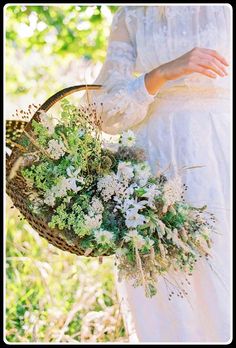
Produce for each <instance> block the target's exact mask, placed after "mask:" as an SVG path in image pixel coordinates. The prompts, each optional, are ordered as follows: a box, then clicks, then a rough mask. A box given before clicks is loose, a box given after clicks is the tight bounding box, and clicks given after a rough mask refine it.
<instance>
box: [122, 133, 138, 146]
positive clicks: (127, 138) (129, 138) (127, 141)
mask: <svg viewBox="0 0 236 348" xmlns="http://www.w3.org/2000/svg"><path fill="white" fill-rule="evenodd" d="M120 140H121V144H122V145H123V146H128V147H131V146H133V145H134V144H135V135H134V132H132V131H131V130H128V131H127V132H123V133H122V135H121V139H120Z"/></svg>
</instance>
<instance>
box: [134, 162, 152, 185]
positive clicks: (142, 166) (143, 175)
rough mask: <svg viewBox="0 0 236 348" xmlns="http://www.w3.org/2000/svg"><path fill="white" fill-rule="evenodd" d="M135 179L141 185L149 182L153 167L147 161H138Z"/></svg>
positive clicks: (135, 168) (135, 167)
mask: <svg viewBox="0 0 236 348" xmlns="http://www.w3.org/2000/svg"><path fill="white" fill-rule="evenodd" d="M134 172H135V179H136V181H137V182H138V183H139V185H140V186H141V187H143V186H145V185H146V184H147V181H148V179H149V178H150V176H151V175H152V173H151V168H150V166H149V165H148V163H147V162H142V163H138V164H136V165H135V166H134Z"/></svg>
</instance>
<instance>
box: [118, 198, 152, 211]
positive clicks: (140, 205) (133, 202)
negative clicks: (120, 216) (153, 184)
mask: <svg viewBox="0 0 236 348" xmlns="http://www.w3.org/2000/svg"><path fill="white" fill-rule="evenodd" d="M146 204H147V201H139V202H138V200H137V197H135V198H131V199H125V200H124V204H123V209H124V211H127V210H128V209H130V207H131V209H132V211H133V212H134V209H136V212H138V210H141V209H144V208H145V206H146Z"/></svg>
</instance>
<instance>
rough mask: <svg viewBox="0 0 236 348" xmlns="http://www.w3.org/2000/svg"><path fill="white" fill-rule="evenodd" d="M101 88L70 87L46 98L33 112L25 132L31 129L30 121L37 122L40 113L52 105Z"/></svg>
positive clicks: (89, 86) (92, 86)
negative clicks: (69, 96)
mask: <svg viewBox="0 0 236 348" xmlns="http://www.w3.org/2000/svg"><path fill="white" fill-rule="evenodd" d="M101 87H102V85H78V86H71V87H67V88H64V89H62V90H61V91H59V92H57V93H55V94H54V95H52V96H51V97H50V98H48V99H47V100H46V101H45V102H44V103H43V104H42V105H41V106H40V107H39V109H38V110H37V111H36V112H35V114H34V116H33V117H32V119H31V120H30V122H29V124H28V125H27V126H26V128H25V130H29V129H30V128H31V123H32V120H35V121H39V120H40V119H39V116H40V112H41V111H45V112H47V111H48V110H49V109H50V108H51V107H52V106H53V105H55V104H56V103H57V102H58V101H60V100H62V99H63V98H65V97H67V96H68V95H70V94H73V93H75V92H79V91H83V90H99V89H100V88H101Z"/></svg>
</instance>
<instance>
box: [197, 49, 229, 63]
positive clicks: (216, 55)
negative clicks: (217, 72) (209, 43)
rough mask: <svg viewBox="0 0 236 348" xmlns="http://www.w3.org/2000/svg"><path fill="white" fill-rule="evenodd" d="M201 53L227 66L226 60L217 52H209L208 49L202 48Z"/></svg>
mask: <svg viewBox="0 0 236 348" xmlns="http://www.w3.org/2000/svg"><path fill="white" fill-rule="evenodd" d="M202 52H203V53H204V52H205V53H207V54H209V55H210V56H212V57H214V58H216V59H218V60H219V61H220V62H221V63H222V64H224V65H226V66H229V63H228V62H227V61H226V59H225V58H224V57H222V56H221V55H220V54H219V53H218V52H217V51H215V50H211V49H209V48H203V49H202Z"/></svg>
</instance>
